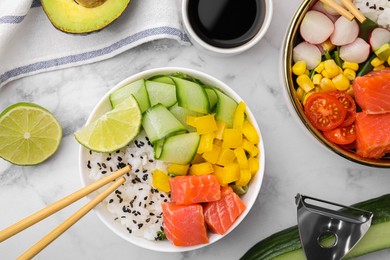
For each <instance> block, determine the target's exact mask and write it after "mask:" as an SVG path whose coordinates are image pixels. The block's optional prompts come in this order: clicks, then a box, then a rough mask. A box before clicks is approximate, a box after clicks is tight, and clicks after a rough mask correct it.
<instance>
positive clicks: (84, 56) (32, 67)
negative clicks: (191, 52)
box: [0, 27, 190, 84]
mask: <svg viewBox="0 0 390 260" xmlns="http://www.w3.org/2000/svg"><path fill="white" fill-rule="evenodd" d="M156 35H173V36H178V37H179V38H180V40H182V41H184V42H190V40H189V39H188V37H187V35H186V34H184V33H183V32H182V31H180V30H179V29H176V28H172V27H157V28H152V29H147V30H144V31H141V32H138V33H135V34H133V35H130V36H128V37H126V38H124V39H122V40H119V41H117V42H115V43H113V44H111V45H110V46H107V47H104V48H102V49H98V50H94V51H90V52H85V53H80V54H75V55H69V56H65V57H60V58H56V59H51V60H46V61H40V62H36V63H32V64H29V65H26V66H21V67H18V68H15V69H12V70H9V71H7V72H5V73H4V74H2V75H0V84H1V83H3V82H5V81H8V80H9V79H11V78H14V77H18V76H21V75H23V74H34V72H36V73H37V72H39V71H40V70H44V69H55V67H58V66H62V65H67V64H72V63H77V62H81V61H87V60H90V59H93V58H97V57H101V56H103V55H107V54H110V53H112V52H114V51H116V50H118V49H120V48H122V47H124V46H127V45H129V44H132V43H134V42H136V41H139V40H141V39H144V38H147V37H151V36H156Z"/></svg>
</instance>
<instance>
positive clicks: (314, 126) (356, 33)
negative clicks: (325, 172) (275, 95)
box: [281, 0, 390, 168]
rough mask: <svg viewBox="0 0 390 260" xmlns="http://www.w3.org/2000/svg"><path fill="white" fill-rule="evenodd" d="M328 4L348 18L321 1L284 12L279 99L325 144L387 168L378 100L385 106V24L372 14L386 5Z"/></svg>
mask: <svg viewBox="0 0 390 260" xmlns="http://www.w3.org/2000/svg"><path fill="white" fill-rule="evenodd" d="M324 2H326V1H324ZM335 2H338V3H339V5H338V6H341V7H342V8H343V9H344V10H345V11H347V12H348V13H347V14H346V16H347V15H348V14H349V15H351V17H349V18H346V17H345V16H343V15H340V14H339V12H336V11H335V10H334V9H333V8H331V7H330V6H329V5H326V4H324V3H322V1H317V0H305V1H303V2H302V4H301V5H300V6H299V8H298V10H297V11H296V13H295V15H294V16H293V18H292V21H291V23H290V25H289V27H288V29H287V32H286V35H285V39H284V44H283V48H282V53H281V59H282V61H281V66H282V68H281V72H282V79H283V83H284V90H285V91H284V92H285V94H286V95H285V96H286V99H287V103H288V106H289V108H290V111H292V114H293V116H294V117H295V118H296V119H297V121H298V122H299V124H300V125H301V126H303V127H304V128H305V130H306V131H307V132H308V133H309V135H311V136H312V137H314V139H316V140H317V141H318V142H319V143H320V144H321V145H322V146H323V147H325V148H326V149H327V150H329V151H331V152H334V153H336V154H337V155H339V156H341V157H343V158H346V159H348V160H350V161H352V162H356V163H359V164H362V165H366V166H373V167H384V168H390V130H389V129H390V122H389V121H390V113H389V112H390V110H389V109H390V108H389V107H388V105H385V106H383V105H382V103H387V104H390V100H389V99H390V87H389V86H390V85H389V84H388V83H386V82H389V81H388V79H389V77H388V76H389V75H390V74H389V71H390V69H389V66H390V65H389V63H390V60H389V54H390V52H388V51H387V49H388V48H389V47H390V32H389V29H390V25H389V21H388V20H387V21H384V20H383V19H382V20H380V17H381V14H382V13H381V12H383V10H388V9H389V6H385V7H382V6H380V5H379V4H378V3H377V5H376V8H377V9H375V8H373V7H371V8H370V6H366V1H357V0H355V1H352V5H353V6H352V8H353V7H356V8H357V12H356V10H355V11H354V12H352V11H351V12H350V11H349V10H352V9H349V8H348V7H346V6H343V5H342V4H341V2H344V1H341V2H340V1H335ZM385 5H388V3H385ZM359 15H360V16H359ZM358 17H359V19H358ZM384 49H386V51H385V52H384V51H383V50H384ZM378 91H379V92H378ZM378 95H380V96H381V97H380V98H379V99H376V101H373V100H374V99H375V98H376V97H377V96H378ZM329 96H331V97H329ZM367 105H368V106H367ZM372 106H377V108H376V109H374V110H373V109H372ZM386 106H387V107H386ZM347 121H348V122H347Z"/></svg>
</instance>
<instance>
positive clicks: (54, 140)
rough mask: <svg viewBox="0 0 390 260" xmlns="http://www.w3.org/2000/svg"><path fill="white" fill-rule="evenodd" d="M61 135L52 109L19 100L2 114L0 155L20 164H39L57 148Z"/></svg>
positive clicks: (0, 117) (0, 115) (0, 119)
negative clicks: (48, 109)
mask: <svg viewBox="0 0 390 260" xmlns="http://www.w3.org/2000/svg"><path fill="white" fill-rule="evenodd" d="M61 138H62V129H61V125H60V123H59V122H58V121H57V119H56V118H55V117H54V115H53V114H52V113H50V112H49V111H47V110H46V109H44V108H43V107H41V106H38V105H36V104H32V103H26V102H21V103H16V104H14V105H11V106H9V107H7V108H6V109H5V110H4V111H3V112H2V113H1V114H0V157H2V158H3V159H5V160H7V161H10V162H11V163H13V164H17V165H36V164H39V163H41V162H43V161H45V160H46V159H48V158H49V157H50V156H51V155H53V154H54V153H55V151H57V149H58V146H59V145H60V142H61Z"/></svg>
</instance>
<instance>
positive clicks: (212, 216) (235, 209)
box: [203, 186, 246, 235]
mask: <svg viewBox="0 0 390 260" xmlns="http://www.w3.org/2000/svg"><path fill="white" fill-rule="evenodd" d="M245 209H246V206H245V204H244V202H243V201H242V200H241V199H240V197H239V196H238V195H237V194H236V193H235V192H233V190H232V188H231V187H229V186H226V187H223V188H222V198H221V199H220V200H218V201H213V202H208V203H207V204H206V205H204V207H203V210H204V218H205V221H206V223H207V226H208V227H209V229H210V230H211V231H212V232H213V233H217V234H221V235H223V234H225V233H226V231H227V230H228V229H229V228H230V227H231V226H232V225H233V223H234V222H235V221H236V219H237V218H238V217H239V216H240V215H241V213H242V212H244V210H245Z"/></svg>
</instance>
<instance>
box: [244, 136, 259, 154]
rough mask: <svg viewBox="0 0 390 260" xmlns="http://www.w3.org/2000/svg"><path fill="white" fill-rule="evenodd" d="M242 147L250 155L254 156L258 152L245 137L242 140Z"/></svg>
mask: <svg viewBox="0 0 390 260" xmlns="http://www.w3.org/2000/svg"><path fill="white" fill-rule="evenodd" d="M242 148H244V150H245V151H247V152H248V153H249V155H250V156H252V157H255V156H257V155H258V154H259V148H257V146H256V145H254V144H252V143H251V142H249V141H248V140H246V139H244V140H243V141H242Z"/></svg>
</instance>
